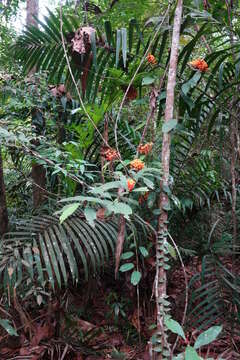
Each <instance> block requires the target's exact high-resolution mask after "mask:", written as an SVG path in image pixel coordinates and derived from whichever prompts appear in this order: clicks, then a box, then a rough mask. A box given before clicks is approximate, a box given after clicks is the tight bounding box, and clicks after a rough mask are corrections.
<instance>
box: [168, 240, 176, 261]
mask: <svg viewBox="0 0 240 360" xmlns="http://www.w3.org/2000/svg"><path fill="white" fill-rule="evenodd" d="M167 249H168V252H169V254H170V255H171V256H172V258H173V259H175V260H176V259H177V254H176V250H175V249H174V247H173V246H172V245H171V244H169V243H167Z"/></svg>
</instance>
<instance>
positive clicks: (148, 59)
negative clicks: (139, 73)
mask: <svg viewBox="0 0 240 360" xmlns="http://www.w3.org/2000/svg"><path fill="white" fill-rule="evenodd" d="M147 61H148V62H149V64H152V65H156V64H157V60H156V58H155V56H154V55H152V54H148V56H147Z"/></svg>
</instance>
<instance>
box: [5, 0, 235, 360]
mask: <svg viewBox="0 0 240 360" xmlns="http://www.w3.org/2000/svg"><path fill="white" fill-rule="evenodd" d="M115 3H116V4H115ZM117 3H118V2H112V3H111V5H110V8H108V7H106V6H105V5H106V4H105V5H104V6H100V5H99V6H97V5H96V4H93V3H91V2H87V6H86V8H85V9H83V10H82V9H81V10H79V14H80V15H77V13H76V12H77V11H78V10H77V7H76V9H75V10H74V11H73V10H72V8H71V7H69V8H68V7H67V6H66V7H64V8H63V9H62V8H61V11H59V9H56V11H55V12H51V11H50V10H49V11H48V16H46V17H45V20H44V22H41V21H40V20H38V25H39V27H34V26H31V27H28V28H26V29H25V30H24V31H23V32H22V34H21V35H20V36H18V37H17V38H16V41H15V43H14V44H13V45H12V46H11V51H12V54H13V58H14V59H15V60H16V63H17V66H19V67H18V71H19V73H15V74H14V75H10V76H8V77H6V76H4V77H3V76H1V74H0V76H1V77H0V86H1V90H2V92H1V95H0V102H1V110H0V125H1V127H0V143H1V151H2V154H3V165H4V166H3V167H2V169H0V171H1V174H3V172H4V173H5V171H6V174H7V176H5V179H6V180H5V182H6V189H7V190H6V194H5V191H4V194H5V195H6V200H7V202H6V203H8V208H9V209H8V210H9V214H10V231H9V232H7V233H6V234H4V236H3V237H2V239H1V246H0V276H1V279H2V284H3V285H2V290H7V291H8V295H9V296H10V297H11V296H15V295H14V294H16V289H17V291H18V292H19V293H21V292H24V289H26V287H27V288H28V289H29V288H31V287H34V286H39V287H40V288H41V289H42V290H43V291H48V292H49V293H53V294H54V293H55V294H58V293H60V292H61V291H63V290H65V289H67V288H68V287H69V286H72V285H74V286H77V285H78V284H89V283H91V279H92V278H95V277H96V276H97V275H100V276H103V277H104V269H105V267H106V264H110V266H111V267H112V269H114V267H115V278H116V281H117V280H118V279H119V277H121V276H125V279H126V283H128V284H129V286H130V288H131V289H132V287H133V290H131V291H134V292H135V294H136V297H137V300H136V303H137V310H138V313H137V319H138V322H137V326H136V328H137V331H138V332H140V330H141V329H140V316H141V314H140V313H141V311H140V309H141V306H143V305H142V303H141V291H142V292H144V286H146V287H148V288H152V286H153V292H155V296H156V302H157V312H158V314H157V321H158V328H157V330H154V331H153V333H151V335H152V337H151V346H150V356H152V358H154V356H156V359H161V360H163V359H168V358H171V357H173V354H172V353H171V352H173V351H174V350H175V345H174V346H173V350H172V346H171V345H169V342H170V341H172V338H171V336H169V338H168V333H167V331H168V330H170V331H172V332H173V333H174V334H177V335H178V336H180V337H181V338H182V339H183V341H184V342H185V345H186V349H184V353H183V352H182V351H183V349H182V348H181V347H179V345H178V348H177V350H179V353H180V352H181V353H182V354H179V355H178V356H177V357H176V359H181V358H182V357H181V356H185V359H186V360H190V359H191V360H192V359H193V358H194V359H201V357H200V356H201V350H199V349H200V347H204V346H206V345H209V343H210V341H209V343H205V342H204V340H203V339H204V337H205V336H206V334H207V335H209V334H210V335H209V336H210V338H211V339H212V340H211V341H215V340H216V338H217V336H218V335H219V334H220V332H221V330H222V327H221V326H220V325H223V329H224V331H225V333H227V332H228V331H230V327H231V324H232V329H231V331H232V334H235V333H236V334H238V332H239V300H238V298H239V277H238V275H237V273H236V269H235V268H234V264H233V265H232V266H229V258H230V256H233V258H236V256H237V254H238V252H237V249H238V246H237V244H235V245H234V244H232V236H231V232H232V228H234V224H233V223H231V221H230V222H229V223H230V226H229V228H230V229H228V231H223V230H221V231H219V232H218V235H219V238H216V235H215V232H214V231H215V227H216V226H217V224H218V222H216V223H215V224H214V225H213V224H210V220H209V219H207V220H206V221H205V222H204V221H203V222H204V224H203V226H202V228H201V234H200V230H199V229H200V226H199V227H198V226H195V224H196V222H197V221H198V219H199V218H200V217H199V218H198V214H199V213H200V212H201V211H203V214H204V215H203V216H204V217H207V216H208V213H209V212H212V213H214V209H215V208H214V206H215V205H216V204H217V206H219V207H221V206H222V208H223V211H225V210H226V211H229V209H230V208H231V207H232V209H233V207H234V201H232V200H233V198H234V196H233V195H234V191H236V189H233V186H232V183H233V177H234V176H233V175H236V173H237V172H236V169H234V171H233V170H232V168H233V166H232V164H233V160H234V159H235V160H236V158H237V156H238V154H237V151H236V154H235V153H234V157H235V158H234V159H233V158H232V159H233V160H232V161H229V157H230V154H232V151H234V150H235V149H231V146H229V142H228V140H226V139H228V137H229V131H230V130H229V123H230V122H231V121H232V119H235V120H234V121H235V125H236V126H235V127H236V133H235V135H234V139H235V142H236V149H238V142H239V139H238V137H239V136H238V132H237V120H236V119H238V114H239V110H238V108H239V99H238V97H237V96H235V95H236V94H235V93H236V92H237V91H238V89H239V71H240V70H239V69H240V67H239V65H240V60H239V56H238V50H239V41H238V32H237V31H235V29H234V27H233V29H229V27H227V24H228V21H229V16H230V17H231V16H232V15H231V11H232V10H231V8H229V7H228V6H227V5H226V6H223V5H219V7H218V8H217V9H218V10H219V11H220V10H221V12H222V19H221V18H219V17H218V16H217V15H216V8H215V5H214V4H213V2H212V1H209V2H208V1H207V2H203V5H202V3H201V2H199V1H197V2H194V3H195V4H194V5H193V4H192V2H188V1H186V2H184V4H183V5H184V6H183V18H182V20H181V24H179V28H180V34H179V41H180V45H179V47H178V50H179V57H178V61H176V65H177V70H176V90H175V99H174V98H173V99H172V106H171V116H170V117H169V118H167V116H166V113H165V111H166V101H167V99H168V93H167V84H168V80H169V79H168V76H167V74H168V70H169V66H170V58H171V56H170V55H171V50H172V49H171V41H172V31H171V30H172V27H173V18H174V12H175V9H174V8H173V6H172V5H173V4H171V3H170V2H168V6H167V5H166V6H165V3H164V4H161V6H162V7H161V9H162V8H164V9H165V13H164V12H163V11H162V14H161V16H154V17H151V18H149V19H148V21H147V22H146V23H145V24H142V23H141V22H140V21H139V20H140V19H137V20H136V19H134V18H133V19H131V20H129V21H128V23H126V24H125V25H124V26H119V27H118V26H117V25H116V24H119V23H121V21H122V20H121V19H122V17H121V19H120V18H119V19H117V20H116V19H114V20H115V21H112V20H111V16H110V15H109V19H108V18H107V16H108V14H111V9H114V10H113V11H117V10H116V9H117V7H118V4H117ZM208 3H209V4H208ZM226 3H228V2H226ZM178 4H180V5H181V2H180V1H179V2H178ZM119 6H120V5H119ZM142 6H143V5H142ZM203 6H205V8H203ZM103 9H105V10H103ZM211 9H212V12H211V11H210V10H211ZM227 10H228V11H227ZM145 11H146V9H145ZM114 13H115V12H114ZM162 15H163V16H162ZM88 16H89V18H88ZM98 16H100V17H99V18H98ZM106 18H107V19H106ZM103 19H104V21H103ZM221 21H222V25H223V26H222V28H221V26H219V24H221ZM88 22H89V23H88ZM90 24H91V26H90ZM113 24H115V25H113ZM193 29H194V31H193ZM232 31H235V33H234V37H233V38H234V41H235V42H234V46H230V45H232V44H231V43H230V45H229V42H230V40H229V38H230V37H231V36H230V35H229V32H232ZM202 44H205V45H202ZM206 49H207V50H208V54H207V53H206ZM233 52H234V53H233ZM19 64H20V65H19ZM33 71H34V72H35V74H34V75H33V74H29V73H30V72H33ZM23 74H24V76H25V78H24V79H23V78H22V76H23ZM27 74H28V76H26V75H27ZM170 76H171V72H170ZM172 90H174V88H172ZM173 96H174V94H173ZM233 99H234V103H233ZM164 114H165V119H167V121H166V122H164V120H163V119H164ZM166 139H167V141H168V150H169V154H168V155H167V157H166V159H165V158H164V156H163V157H162V164H161V161H160V156H161V153H164V151H165V153H166V146H165V145H166ZM170 139H171V143H170ZM238 150H239V149H238ZM165 160H166V161H167V166H166V163H165ZM33 164H35V165H37V166H42V167H43V168H44V171H46V188H44V189H41V190H44V192H45V201H44V203H43V204H42V206H41V207H39V208H37V209H34V208H33V207H32V204H31V200H30V199H31V187H32V186H35V185H36V184H34V179H33V178H32V177H31V168H32V165H33ZM169 173H170V174H169ZM1 174H0V175H1ZM16 176H17V181H15V182H14V180H12V179H14V178H15V177H16ZM12 183H14V184H13V186H12V185H11V184H12ZM20 189H21V194H19V193H20ZM0 191H1V189H0ZM15 194H17V197H16V196H15ZM164 199H165V200H166V201H165V200H164ZM162 200H164V201H162ZM16 207H17V209H18V210H15V208H16ZM206 209H208V210H207V211H206ZM0 210H1V204H0ZM235 210H236V209H235ZM233 213H234V211H233ZM19 214H20V215H23V216H22V217H23V218H22V219H19V217H20V216H19ZM237 216H238V212H237ZM0 221H1V219H0ZM183 227H186V228H187V229H183ZM169 229H170V230H169ZM168 230H169V231H170V232H171V234H172V235H173V238H171V237H170V236H169V232H168ZM187 230H189V231H187ZM237 230H238V229H237ZM213 233H214V237H213V238H214V240H213V238H212V236H213ZM191 234H192V235H191ZM186 237H188V238H187V239H186ZM172 240H173V242H172V243H171V241H172ZM174 247H175V248H174ZM177 256H178V257H179V258H180V261H181V265H182V269H183V271H185V268H184V262H185V260H186V262H187V261H189V259H190V261H191V259H192V258H193V257H194V256H199V258H200V259H199V260H200V263H201V266H200V269H199V271H198V272H197V273H195V274H194V275H193V277H192V278H191V280H190V282H189V289H188V287H187V286H186V289H185V290H184V291H183V292H186V304H185V309H183V321H182V324H181V325H180V324H178V323H176V322H175V321H174V320H173V319H171V317H170V309H171V299H169V298H168V295H167V276H166V272H168V270H170V269H175V268H176V267H177V266H178V265H177V261H176V259H177ZM182 258H183V259H182ZM114 262H115V264H114ZM114 265H115V266H114ZM150 266H151V267H150ZM149 267H150V270H149ZM154 267H155V268H156V269H157V271H156V274H157V275H156V277H155V279H154V275H153V271H152V270H153V269H154ZM146 269H147V270H146ZM171 271H172V270H171ZM171 271H169V272H168V274H169V276H171ZM113 274H114V270H113ZM119 274H120V275H119ZM150 281H151V284H150V285H149V283H150ZM146 284H147V285H146ZM152 284H153V285H152ZM187 292H189V293H187ZM134 301H135V300H134ZM148 301H149V299H148ZM120 308H121V306H120ZM232 309H234V310H232ZM115 315H116V314H115ZM0 320H1V319H0ZM154 321H155V318H154ZM135 323H136V321H135ZM3 324H5V325H3ZM159 324H160V326H159ZM0 325H2V326H3V327H4V328H5V329H7V326H9V322H7V323H1V322H0ZM12 329H13V328H12ZM207 329H208V330H207ZM13 330H14V329H13ZM11 331H12V330H11ZM186 331H189V332H190V333H191V332H193V331H195V332H197V333H198V332H199V331H208V332H204V333H203V334H201V335H199V337H198V338H197V341H196V342H195V343H194V344H193V343H191V341H192V338H191V339H189V338H188V336H186V335H187V332H186ZM225 333H224V334H225ZM149 337H150V335H149ZM169 339H170V340H169ZM199 339H200V340H199ZM176 341H178V339H177V340H176ZM198 342H199V343H198ZM176 344H177V343H176ZM199 344H200V345H199ZM152 350H153V351H154V352H155V355H154V352H152ZM174 354H175V353H174ZM183 354H184V355H183ZM191 356H192V358H191ZM194 356H195V357H194Z"/></svg>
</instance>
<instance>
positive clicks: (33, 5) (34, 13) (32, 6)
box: [26, 0, 39, 26]
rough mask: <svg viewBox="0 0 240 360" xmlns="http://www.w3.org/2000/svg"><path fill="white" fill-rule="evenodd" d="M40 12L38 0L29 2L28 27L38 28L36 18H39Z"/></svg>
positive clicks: (29, 0)
mask: <svg viewBox="0 0 240 360" xmlns="http://www.w3.org/2000/svg"><path fill="white" fill-rule="evenodd" d="M38 12H39V1H38V0H27V18H26V24H27V26H31V25H34V26H38V24H37V21H36V19H35V18H34V17H36V18H37V17H38Z"/></svg>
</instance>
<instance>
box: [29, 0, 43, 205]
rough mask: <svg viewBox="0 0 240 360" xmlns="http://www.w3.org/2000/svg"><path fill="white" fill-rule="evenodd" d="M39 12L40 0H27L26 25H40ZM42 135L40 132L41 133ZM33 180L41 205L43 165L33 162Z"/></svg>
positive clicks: (34, 193)
mask: <svg viewBox="0 0 240 360" xmlns="http://www.w3.org/2000/svg"><path fill="white" fill-rule="evenodd" d="M38 13H39V0H27V17H26V25H27V26H36V27H37V26H38V23H37V21H36V18H38ZM34 73H35V68H33V69H31V71H30V72H29V75H32V74H34ZM37 112H38V109H33V110H32V113H33V114H32V121H34V114H35V115H36V113H37ZM39 135H40V134H39ZM37 142H38V141H37V140H36V141H35V144H34V145H35V146H37V145H36V144H37ZM32 182H33V206H34V208H37V207H39V206H40V205H41V204H42V203H43V201H44V199H45V196H46V192H45V187H46V171H45V169H44V167H43V166H42V165H39V164H33V165H32Z"/></svg>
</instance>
